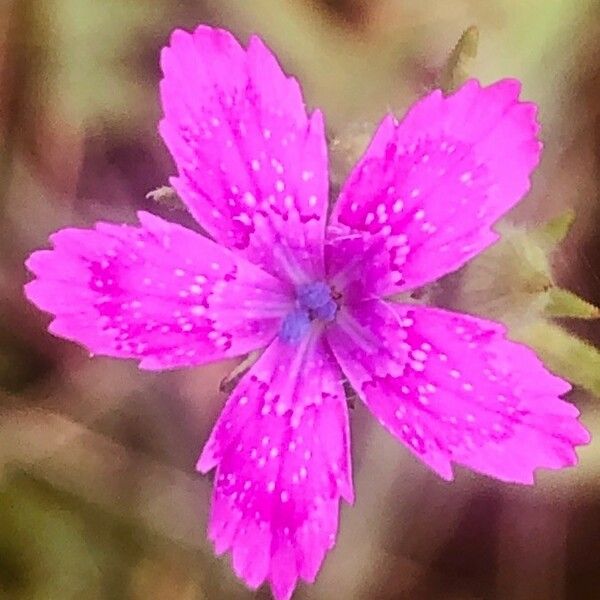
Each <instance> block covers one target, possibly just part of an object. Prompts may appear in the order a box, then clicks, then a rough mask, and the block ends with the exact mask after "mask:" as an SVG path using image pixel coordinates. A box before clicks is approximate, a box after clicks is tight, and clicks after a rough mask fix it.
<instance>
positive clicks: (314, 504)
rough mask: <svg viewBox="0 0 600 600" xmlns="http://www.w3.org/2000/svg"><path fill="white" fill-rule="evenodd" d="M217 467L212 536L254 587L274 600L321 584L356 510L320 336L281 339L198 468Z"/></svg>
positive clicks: (336, 376) (329, 363) (337, 383)
mask: <svg viewBox="0 0 600 600" xmlns="http://www.w3.org/2000/svg"><path fill="white" fill-rule="evenodd" d="M215 466H216V467H217V475H216V479H215V490H214V496H213V505H212V514H211V519H210V528H209V536H210V538H211V539H212V540H213V542H214V543H215V549H216V552H217V553H219V554H220V553H222V552H225V551H227V550H229V549H231V551H232V554H233V565H234V569H235V572H236V573H237V574H238V576H239V577H240V578H241V579H243V580H244V581H245V582H246V583H247V584H248V585H249V586H250V587H252V588H256V587H258V586H260V585H261V584H262V582H263V581H264V580H265V579H267V580H268V581H269V582H270V584H271V587H272V589H273V593H274V595H275V598H277V599H287V598H289V597H290V596H291V594H292V592H293V590H294V588H295V586H296V583H297V580H298V578H302V579H304V580H305V581H309V582H312V581H314V579H315V577H316V575H317V572H318V570H319V568H320V566H321V563H322V562H323V559H324V557H325V554H326V552H327V551H328V550H329V549H330V548H332V546H333V544H334V543H335V537H336V534H337V523H338V504H339V498H340V496H341V497H343V498H345V499H346V500H347V501H349V502H352V501H353V491H352V479H351V467H350V442H349V431H348V409H347V406H346V401H345V398H344V392H343V388H342V385H341V373H340V371H339V367H338V366H337V365H336V363H335V361H334V360H333V357H332V356H331V353H330V352H329V351H328V350H327V349H326V347H325V345H324V343H323V340H322V339H321V337H320V336H319V335H314V334H313V335H312V336H311V335H309V336H307V338H306V339H305V340H304V341H303V342H301V343H300V344H299V345H297V346H292V345H288V344H285V343H283V342H281V341H280V340H279V339H277V340H276V341H274V342H273V344H272V345H271V346H270V347H269V348H268V349H267V350H266V351H265V353H264V354H263V355H262V356H261V358H260V359H259V360H258V362H257V363H256V364H255V365H254V366H253V367H252V369H251V370H250V371H249V373H248V374H247V375H246V376H245V377H244V379H243V380H242V381H241V382H240V384H239V385H238V386H237V388H236V389H235V391H234V393H233V395H232V396H231V397H230V398H229V400H228V401H227V404H226V406H225V408H224V410H223V412H222V414H221V416H220V418H219V420H218V422H217V424H216V425H215V428H214V429H213V432H212V434H211V436H210V439H209V440H208V442H207V443H206V445H205V447H204V449H203V451H202V455H201V456H200V459H199V460H198V469H199V470H200V471H202V472H203V473H206V472H207V471H209V470H210V469H212V468H213V467H215Z"/></svg>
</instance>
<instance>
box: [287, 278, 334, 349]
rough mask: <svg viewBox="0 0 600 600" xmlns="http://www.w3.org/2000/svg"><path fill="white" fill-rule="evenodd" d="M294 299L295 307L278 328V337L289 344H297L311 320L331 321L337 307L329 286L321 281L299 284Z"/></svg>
mask: <svg viewBox="0 0 600 600" xmlns="http://www.w3.org/2000/svg"><path fill="white" fill-rule="evenodd" d="M296 301H297V304H296V306H297V308H296V309H295V310H293V311H292V312H290V313H289V314H287V315H286V316H285V317H284V319H283V321H282V322H281V327H280V329H279V337H280V339H281V340H282V341H284V342H288V343H290V344H297V343H298V342H299V341H300V340H301V339H302V338H303V337H304V335H305V334H306V333H307V331H308V329H309V327H310V324H311V321H314V320H319V321H333V318H334V317H335V314H336V312H337V309H338V307H337V304H336V303H335V302H334V300H333V298H332V297H331V288H330V287H329V286H328V285H327V284H326V283H323V282H322V281H315V282H313V283H307V284H305V285H302V286H300V287H299V288H298V289H297V290H296Z"/></svg>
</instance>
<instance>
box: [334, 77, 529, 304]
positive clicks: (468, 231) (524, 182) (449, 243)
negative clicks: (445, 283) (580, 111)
mask: <svg viewBox="0 0 600 600" xmlns="http://www.w3.org/2000/svg"><path fill="white" fill-rule="evenodd" d="M519 91H520V84H519V83H518V82H517V81H514V80H504V81H500V82H498V83H496V84H494V85H491V86H489V87H481V86H480V84H479V83H478V82H477V81H474V80H471V81H469V82H467V83H466V84H465V85H464V86H463V87H462V88H461V89H460V90H458V92H456V93H455V94H453V95H451V96H448V97H444V96H442V94H441V92H440V91H439V90H438V91H435V92H433V93H432V94H430V95H429V96H427V97H426V98H424V99H423V100H421V101H419V102H417V103H416V104H415V105H414V106H413V107H412V108H411V110H410V111H409V112H408V114H407V115H406V117H405V118H404V119H403V120H402V121H401V122H400V123H398V122H397V121H396V120H395V119H394V117H392V116H389V117H387V118H386V119H384V121H383V122H382V124H381V125H380V127H379V129H378V131H377V133H376V134H375V136H374V138H373V140H372V142H371V144H370V146H369V148H368V149H367V151H366V152H365V154H364V156H363V157H362V158H361V160H360V161H359V163H358V164H357V165H356V167H355V168H354V170H353V172H352V173H351V175H350V177H349V179H348V181H347V182H346V184H345V186H344V188H343V190H342V192H341V195H340V198H339V201H338V203H337V205H336V207H335V209H334V212H333V215H332V229H331V234H330V236H329V238H330V239H333V240H334V239H335V238H336V237H337V236H339V235H342V236H344V237H346V238H348V237H349V236H351V235H354V236H355V237H358V236H363V237H366V238H370V237H373V236H378V237H382V238H384V241H385V244H384V245H383V246H382V250H381V252H380V257H379V259H378V261H379V262H380V263H382V264H385V265H386V269H387V273H384V274H383V277H382V278H380V279H378V280H377V285H376V287H375V288H374V289H372V290H371V292H372V293H373V292H374V293H377V294H378V295H387V294H391V293H393V292H397V291H400V290H403V289H409V288H414V287H418V286H420V285H422V284H425V283H428V282H431V281H434V280H435V279H437V278H438V277H440V276H442V275H445V274H447V273H449V272H451V271H454V270H456V269H458V268H459V267H460V266H462V265H463V264H464V263H465V262H466V261H468V260H469V259H470V258H472V257H473V256H474V255H475V254H477V253H479V252H480V251H481V250H483V249H484V248H486V247H487V246H489V245H490V244H491V243H493V242H494V240H495V239H497V236H496V234H494V233H493V232H492V231H491V229H490V228H491V226H492V224H493V223H494V222H495V221H496V220H497V219H498V218H499V217H501V216H502V215H503V214H504V213H506V212H507V211H508V210H509V209H510V208H512V207H513V206H514V205H515V203H517V202H518V201H519V200H520V199H521V198H522V197H523V196H524V195H525V194H526V193H527V191H528V190H529V186H530V180H529V177H530V175H531V172H532V171H533V169H534V168H535V166H536V165H537V164H538V161H539V156H540V150H541V144H540V143H539V141H538V138H537V133H538V125H537V123H536V119H535V115H536V107H535V105H533V104H529V103H522V102H520V101H519V98H518V96H519ZM337 257H338V253H333V256H332V262H331V263H330V265H329V271H330V273H332V274H333V275H335V274H336V273H337V272H338V271H340V270H341V269H343V268H344V267H345V264H344V263H343V261H341V260H338V259H337ZM371 262H372V259H371V258H369V260H368V261H367V260H366V259H365V269H369V268H370V265H371ZM351 275H352V274H351ZM351 281H352V276H350V277H346V278H343V279H342V281H341V282H340V283H342V284H346V285H347V284H349V283H350V282H351Z"/></svg>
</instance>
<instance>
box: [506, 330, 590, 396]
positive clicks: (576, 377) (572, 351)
mask: <svg viewBox="0 0 600 600" xmlns="http://www.w3.org/2000/svg"><path fill="white" fill-rule="evenodd" d="M510 337H511V338H512V339H515V340H516V341H520V342H523V343H525V344H527V345H528V346H530V347H531V348H533V349H534V350H535V351H536V352H537V354H538V355H539V356H540V358H541V359H542V360H543V361H544V363H545V364H546V366H547V367H548V368H549V369H550V370H551V371H554V372H555V373H556V374H558V375H560V376H561V377H563V378H564V379H567V380H568V381H570V382H571V383H575V384H577V385H580V386H581V387H583V388H585V389H586V390H588V391H589V392H591V393H592V394H594V395H595V396H598V397H600V351H599V350H598V349H596V348H594V347H593V346H591V345H590V344H588V343H587V342H585V341H583V340H582V339H580V338H578V337H577V336H575V335H573V334H572V333H569V332H568V331H567V330H566V329H564V328H563V327H561V326H559V325H556V324H555V323H552V322H551V321H548V320H545V319H538V320H537V321H532V322H530V323H528V324H527V325H525V326H523V327H521V328H519V329H515V330H512V331H511V332H510Z"/></svg>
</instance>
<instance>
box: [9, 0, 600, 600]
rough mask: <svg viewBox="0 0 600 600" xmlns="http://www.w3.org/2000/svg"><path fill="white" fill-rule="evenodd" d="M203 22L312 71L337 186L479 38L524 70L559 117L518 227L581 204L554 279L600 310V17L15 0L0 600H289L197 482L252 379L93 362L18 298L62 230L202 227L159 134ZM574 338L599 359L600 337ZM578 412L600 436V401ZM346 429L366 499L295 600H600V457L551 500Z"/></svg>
mask: <svg viewBox="0 0 600 600" xmlns="http://www.w3.org/2000/svg"><path fill="white" fill-rule="evenodd" d="M199 22H206V23H211V24H218V25H222V26H225V27H227V28H229V29H231V30H232V31H234V32H235V33H236V35H238V36H239V37H240V39H242V40H245V39H247V37H248V36H249V34H250V33H253V32H254V33H258V34H260V35H261V36H262V37H263V38H264V39H265V40H266V41H267V42H268V43H269V45H271V47H272V48H273V49H274V50H275V51H276V52H277V54H278V55H279V57H280V58H281V61H282V63H283V64H284V66H285V68H286V69H287V70H288V71H289V72H292V73H294V74H296V75H297V76H298V77H299V79H300V80H301V82H302V85H303V88H304V91H305V94H306V98H307V101H308V103H309V104H310V105H312V106H317V105H318V106H320V107H322V108H323V109H324V111H325V113H326V115H327V123H328V131H329V135H330V139H331V150H332V161H333V165H334V173H333V178H334V180H335V181H339V180H340V179H341V178H342V177H343V175H344V174H345V172H346V171H347V169H348V168H349V165H350V164H351V162H352V160H353V159H354V158H355V157H356V155H357V153H358V152H360V149H361V147H362V145H363V144H364V142H365V140H366V139H367V137H368V135H369V133H370V132H371V131H372V129H373V127H374V124H375V123H376V122H377V120H378V119H379V117H380V116H381V114H382V113H383V112H384V111H386V110H390V109H391V110H395V111H397V112H398V113H399V114H401V113H402V111H403V110H404V109H405V108H406V107H407V106H409V105H410V103H411V102H413V101H414V100H415V99H416V98H418V97H419V96H421V95H422V94H424V93H426V92H427V91H428V90H429V89H430V88H431V87H432V85H434V84H435V81H436V80H437V78H438V76H439V72H440V69H441V68H442V66H443V65H444V63H445V61H446V59H447V57H448V54H449V53H450V51H451V49H452V48H453V46H454V45H455V44H456V42H457V40H458V38H459V37H460V35H461V33H462V31H463V30H465V29H466V28H467V27H468V26H470V25H476V26H477V27H478V29H479V32H480V41H479V50H478V55H477V58H476V59H474V60H473V61H472V62H470V63H469V65H468V68H469V70H470V71H471V73H472V74H473V76H476V77H478V78H480V79H481V80H482V81H484V82H491V81H493V80H496V79H499V78H501V77H505V76H515V77H519V78H520V79H522V81H523V84H524V95H525V96H526V97H528V98H530V99H533V100H535V101H536V102H537V103H538V104H539V105H540V111H541V121H542V124H543V137H544V141H545V145H546V147H545V154H544V160H543V162H542V165H541V167H540V169H539V170H538V172H537V174H536V176H535V178H534V188H533V190H532V192H531V194H530V195H529V197H528V198H527V199H526V201H525V202H524V203H523V204H522V205H521V206H519V207H518V208H517V209H516V210H515V211H514V212H513V213H512V215H511V219H512V220H513V221H515V222H518V223H525V224H527V225H532V226H533V225H536V224H539V223H541V222H543V221H545V220H546V219H548V218H550V217H553V216H555V215H558V214H560V213H561V212H563V211H564V210H566V209H567V208H573V209H574V210H575V212H576V215H577V219H576V221H575V223H574V225H573V227H572V228H571V231H570V232H569V234H568V237H567V239H566V240H565V241H564V243H563V244H562V245H561V246H560V249H559V250H558V252H557V253H556V256H555V265H554V269H555V274H556V277H557V279H558V280H559V281H560V282H561V284H562V285H563V286H566V287H569V288H570V289H572V290H574V291H575V292H576V293H577V294H579V295H580V296H582V297H584V298H586V299H587V300H589V301H590V302H593V303H595V304H596V305H599V304H600V189H599V187H600V2H598V1H597V0H596V1H593V0H551V1H549V0H519V1H518V2H517V1H515V0H486V1H485V2H483V1H481V0H445V1H444V2H439V1H433V0H372V1H366V0H364V1H360V0H305V1H301V0H294V1H292V0H253V1H252V2H249V1H247V0H239V1H235V0H214V1H208V0H0V232H1V236H0V597H1V598H8V599H15V600H16V599H19V600H21V599H27V600H29V599H32V600H33V599H35V600H38V599H39V600H70V599H85V600H96V599H109V600H113V599H115V600H120V599H124V600H142V599H143V600H154V599H156V600H159V599H160V600H196V599H210V600H212V599H221V598H225V599H229V598H232V599H237V598H239V599H248V598H252V597H258V598H268V597H269V593H268V591H266V590H264V589H263V590H260V591H258V592H256V593H253V592H250V591H248V590H246V589H245V588H244V587H243V585H242V584H240V583H239V582H238V581H237V580H236V579H235V577H234V576H233V574H232V573H231V568H230V565H229V560H228V559H217V558H215V557H214V556H213V554H212V550H211V548H210V545H209V544H208V542H207V541H206V538H205V528H206V518H207V514H208V505H209V499H210V485H211V483H210V480H209V478H206V477H200V476H198V475H196V474H195V472H194V463H195V459H196V457H197V455H198V453H199V450H200V448H201V446H202V444H203V442H204V441H205V439H206V438H207V436H208V432H209V431H210V428H211V426H212V424H213V423H214V421H215V418H216V415H217V414H218V411H219V408H220V406H221V405H222V403H223V401H224V396H223V394H221V393H219V382H220V381H221V380H222V378H223V377H224V376H225V375H226V374H227V373H228V371H229V370H230V369H231V368H232V367H233V366H234V364H235V363H234V362H230V363H228V364H218V365H210V366H207V367H203V368H197V369H191V370H187V371H180V372H172V373H165V374H154V373H144V372H140V371H138V370H137V369H136V367H135V365H133V364H130V363H128V362H121V361H116V360H110V359H106V358H94V359H90V358H89V357H88V356H87V354H86V353H85V352H84V351H83V350H82V349H80V348H79V347H77V346H75V345H73V344H70V343H67V342H64V341H62V340H59V339H56V338H53V337H52V336H50V335H49V334H47V333H46V332H45V327H46V325H47V323H48V320H49V319H48V317H47V316H44V315H42V314H40V313H38V312H37V311H36V310H35V309H34V308H33V307H31V306H29V305H28V304H27V303H26V302H25V301H24V298H23V294H22V286H23V284H24V283H25V281H26V280H27V278H28V276H27V274H26V273H25V270H24V268H23V260H24V258H25V257H26V255H27V254H28V253H29V252H30V251H31V250H32V249H35V248H38V247H41V246H44V245H45V244H46V239H47V236H48V234H49V233H51V232H52V231H53V230H55V229H57V228H60V227H63V226H67V225H82V226H85V225H90V224H92V223H93V222H94V221H96V220H116V221H123V222H132V221H133V220H134V219H135V211H136V210H138V209H147V210H148V209H149V210H154V211H156V212H158V213H160V214H163V215H166V216H167V217H168V218H170V219H172V220H176V221H179V222H182V223H186V224H190V218H189V216H188V215H187V214H186V213H185V211H183V210H181V209H180V208H178V207H177V206H176V205H175V206H171V205H170V204H169V205H164V204H160V203H159V204H156V203H155V202H154V201H153V200H150V199H147V198H146V194H147V192H148V191H150V190H152V189H154V188H156V187H158V186H161V185H163V184H165V183H166V181H167V178H168V176H169V175H170V174H171V173H172V172H173V164H172V162H171V160H170V157H169V156H168V154H167V152H166V150H165V148H164V147H163V145H162V143H161V141H160V139H159V137H158V135H157V132H156V123H157V119H158V117H159V112H160V108H159V104H158V94H157V82H158V79H159V71H158V53H159V49H160V48H161V46H162V45H164V44H165V42H166V40H167V38H168V35H169V33H170V31H171V30H172V29H173V28H175V27H178V26H179V27H186V28H192V27H194V26H195V25H196V24H197V23H199ZM562 326H564V327H566V328H569V329H570V330H572V331H574V332H576V333H577V334H578V335H579V336H580V337H581V338H583V339H587V340H588V341H590V342H592V343H594V342H595V343H599V342H600V327H599V326H598V323H597V322H594V321H589V320H587V321H581V322H574V321H573V322H563V323H562ZM588 360H589V357H588ZM597 373H598V375H597V377H596V380H595V381H596V384H598V378H600V362H599V363H598V365H597ZM593 377H594V376H593V374H592V379H593ZM598 385H599V386H600V384H598ZM592 387H593V386H592ZM599 389H600V388H599ZM571 399H572V400H573V401H574V402H576V403H577V404H578V406H579V407H580V408H581V410H582V412H583V420H584V422H585V423H586V425H587V426H588V427H589V428H590V429H591V430H592V433H595V434H596V435H600V414H599V411H598V408H597V404H598V402H599V400H598V399H594V398H593V397H592V395H591V394H589V393H587V392H585V391H583V390H581V389H576V390H575V391H574V392H573V393H572V395H571ZM351 418H352V432H353V461H354V465H355V484H356V491H357V501H356V504H355V506H354V507H353V508H351V509H350V508H349V507H347V506H344V507H343V509H342V519H341V530H340V536H339V541H338V544H337V546H336V548H335V550H334V551H333V552H332V553H331V554H330V556H329V558H328V559H327V560H326V562H325V565H324V567H323V569H322V571H321V574H320V577H319V580H318V582H317V583H316V584H315V585H314V586H312V587H306V586H300V588H299V590H298V591H297V595H296V597H297V598H306V599H309V598H311V599H338V598H340V599H341V598H344V599H345V598H349V599H355V598H356V599H359V598H375V599H383V600H385V599H397V598H398V599H399V598H410V599H421V598H434V599H435V598H452V599H454V598H456V599H458V598H461V599H463V598H464V599H467V598H485V599H487V598H509V599H512V598H515V599H524V600H528V599H538V598H539V599H554V598H557V599H558V598H577V599H579V598H584V599H585V598H591V599H592V598H598V597H600V445H597V446H596V447H594V445H592V446H590V447H587V448H585V449H583V450H582V451H581V452H580V456H581V465H580V466H579V467H578V468H577V469H573V470H569V471H565V472H560V473H542V474H541V475H540V477H539V483H538V485H537V486H536V487H534V488H521V487H518V486H512V485H504V484H500V483H497V482H495V481H492V480H489V479H486V478H484V477H480V476H476V475H473V474H470V473H468V472H466V471H464V470H462V469H458V470H457V479H456V482H454V483H453V484H447V483H443V482H441V481H439V480H438V479H437V478H436V477H435V476H434V475H433V474H431V473H429V472H428V471H427V470H426V469H425V468H424V467H422V466H421V465H419V464H417V462H416V461H415V460H413V459H412V458H410V457H409V455H408V452H406V451H404V450H403V449H402V448H400V447H399V446H398V445H397V444H396V443H395V442H394V441H393V440H392V439H391V438H390V437H389V436H388V435H387V434H386V433H385V432H383V431H382V430H380V428H379V427H376V426H375V424H374V421H372V420H371V419H370V418H369V415H367V414H366V410H365V409H363V408H361V406H359V405H357V406H356V408H355V409H354V410H353V411H352V415H351Z"/></svg>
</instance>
